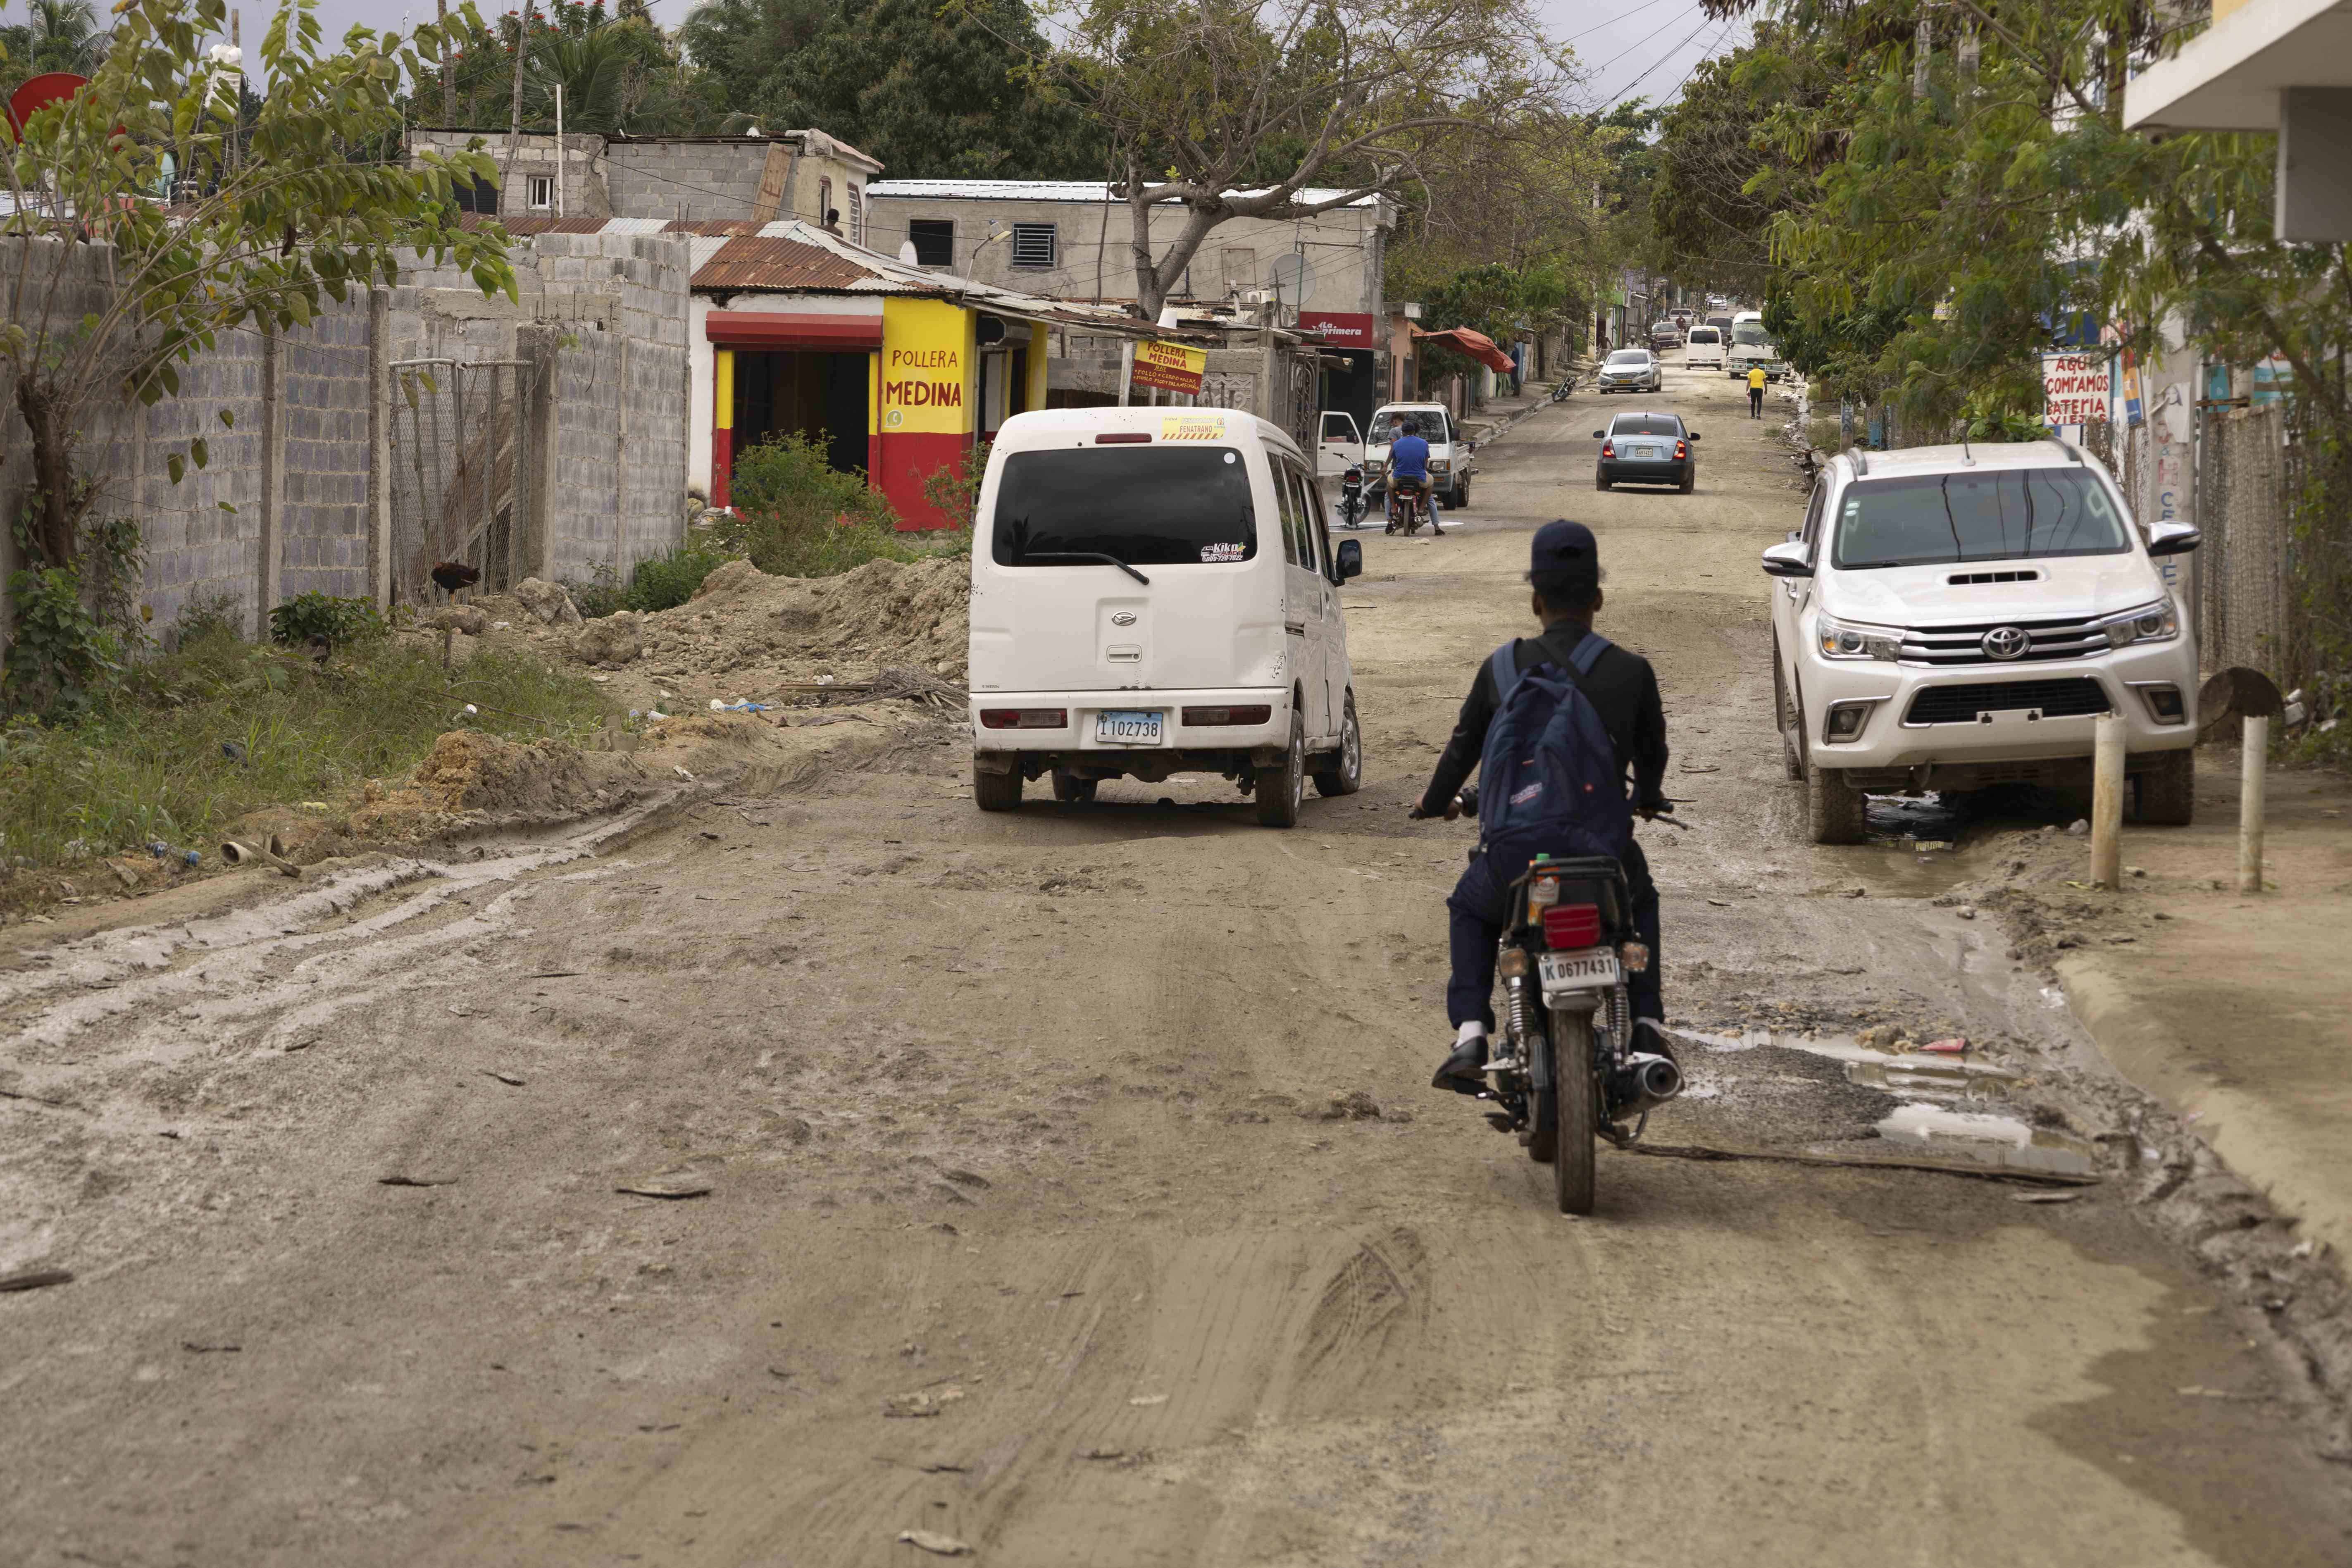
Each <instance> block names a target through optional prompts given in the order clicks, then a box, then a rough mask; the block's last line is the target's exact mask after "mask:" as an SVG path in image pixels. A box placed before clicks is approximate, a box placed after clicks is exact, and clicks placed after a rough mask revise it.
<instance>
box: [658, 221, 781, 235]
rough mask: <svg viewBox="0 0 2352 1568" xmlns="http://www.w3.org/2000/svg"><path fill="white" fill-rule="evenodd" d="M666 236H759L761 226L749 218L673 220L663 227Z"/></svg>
mask: <svg viewBox="0 0 2352 1568" xmlns="http://www.w3.org/2000/svg"><path fill="white" fill-rule="evenodd" d="M662 232H663V233H664V234H715V235H720V236H725V235H732V234H757V233H759V232H760V226H759V225H758V224H756V223H753V222H752V221H751V219H750V218H747V217H721V218H687V217H679V218H671V219H669V220H667V222H665V223H664V224H663V225H662Z"/></svg>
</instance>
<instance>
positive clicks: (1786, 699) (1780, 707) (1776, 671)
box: [1772, 637, 1805, 784]
mask: <svg viewBox="0 0 2352 1568" xmlns="http://www.w3.org/2000/svg"><path fill="white" fill-rule="evenodd" d="M1772 712H1773V714H1774V716H1775V717H1776V718H1777V719H1778V720H1779V721H1780V771H1781V772H1783V773H1786V774H1788V776H1789V781H1790V783H1791V784H1802V783H1804V782H1805V749H1804V735H1805V716H1804V714H1803V713H1801V712H1800V711H1799V710H1798V708H1797V704H1796V702H1795V701H1794V700H1792V699H1791V698H1790V695H1789V678H1788V677H1787V676H1785V675H1783V674H1782V673H1781V672H1780V638H1779V637H1774V638H1773V639H1772Z"/></svg>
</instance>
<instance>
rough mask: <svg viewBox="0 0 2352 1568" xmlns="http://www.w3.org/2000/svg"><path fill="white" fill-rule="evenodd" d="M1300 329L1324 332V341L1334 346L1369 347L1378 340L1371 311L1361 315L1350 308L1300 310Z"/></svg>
mask: <svg viewBox="0 0 2352 1568" xmlns="http://www.w3.org/2000/svg"><path fill="white" fill-rule="evenodd" d="M1298 330H1299V331H1302V332H1320V333H1322V334H1323V341H1324V342H1327V343H1329V344H1330V345H1331V346H1332V347H1334V348H1342V349H1368V348H1371V347H1373V346H1375V344H1376V343H1377V342H1378V340H1377V339H1375V338H1374V337H1373V336H1372V318H1371V316H1370V313H1365V314H1361V315H1359V314H1356V313H1355V312H1352V311H1348V310H1301V311H1299V312H1298Z"/></svg>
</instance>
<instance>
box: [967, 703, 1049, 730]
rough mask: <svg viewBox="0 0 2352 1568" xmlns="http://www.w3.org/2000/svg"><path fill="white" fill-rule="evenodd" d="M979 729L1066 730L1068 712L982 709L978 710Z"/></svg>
mask: <svg viewBox="0 0 2352 1568" xmlns="http://www.w3.org/2000/svg"><path fill="white" fill-rule="evenodd" d="M980 727H981V728H982V729H983V730H1066V729H1068V728H1069V727H1070V710H1068V709H1066V708H983V709H982V710H980Z"/></svg>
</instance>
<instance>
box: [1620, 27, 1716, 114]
mask: <svg viewBox="0 0 2352 1568" xmlns="http://www.w3.org/2000/svg"><path fill="white" fill-rule="evenodd" d="M1713 22H1714V18H1713V17H1710V16H1700V17H1699V23H1698V26H1696V27H1693V28H1692V29H1691V30H1690V31H1689V32H1688V33H1686V34H1685V35H1684V36H1683V39H1682V41H1681V42H1680V43H1678V44H1675V46H1674V47H1672V48H1669V49H1668V50H1667V51H1666V52H1665V53H1664V54H1663V55H1660V56H1659V57H1658V58H1657V59H1656V60H1654V61H1653V62H1652V63H1651V64H1650V66H1649V67H1648V68H1646V69H1644V70H1643V72H1642V74H1641V75H1640V76H1637V77H1635V78H1634V79H1633V80H1632V81H1629V82H1627V83H1626V84H1625V85H1624V87H1622V89H1619V90H1618V93H1617V96H1616V97H1614V98H1612V99H1611V100H1609V102H1608V103H1607V104H1606V105H1604V106H1603V107H1604V108H1606V109H1614V108H1616V107H1617V106H1618V105H1619V104H1621V103H1622V102H1624V101H1625V100H1626V99H1627V97H1629V96H1630V95H1631V94H1632V93H1633V89H1635V88H1637V87H1639V86H1641V85H1642V81H1643V78H1645V77H1647V76H1648V75H1649V74H1650V72H1651V71H1654V70H1656V69H1657V68H1659V67H1660V66H1663V65H1664V64H1665V63H1666V62H1667V61H1668V60H1670V59H1673V58H1675V56H1676V55H1678V54H1680V53H1682V52H1683V50H1685V49H1686V48H1688V47H1690V46H1691V45H1692V44H1694V43H1696V41H1697V39H1698V36H1699V35H1700V34H1701V33H1704V32H1706V29H1707V28H1708V27H1709V26H1712V25H1713ZM1632 52H1633V51H1632V50H1631V49H1628V50H1626V51H1625V54H1631V53H1632ZM1618 58H1620V59H1622V58H1624V55H1622V54H1621V55H1620V56H1618Z"/></svg>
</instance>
